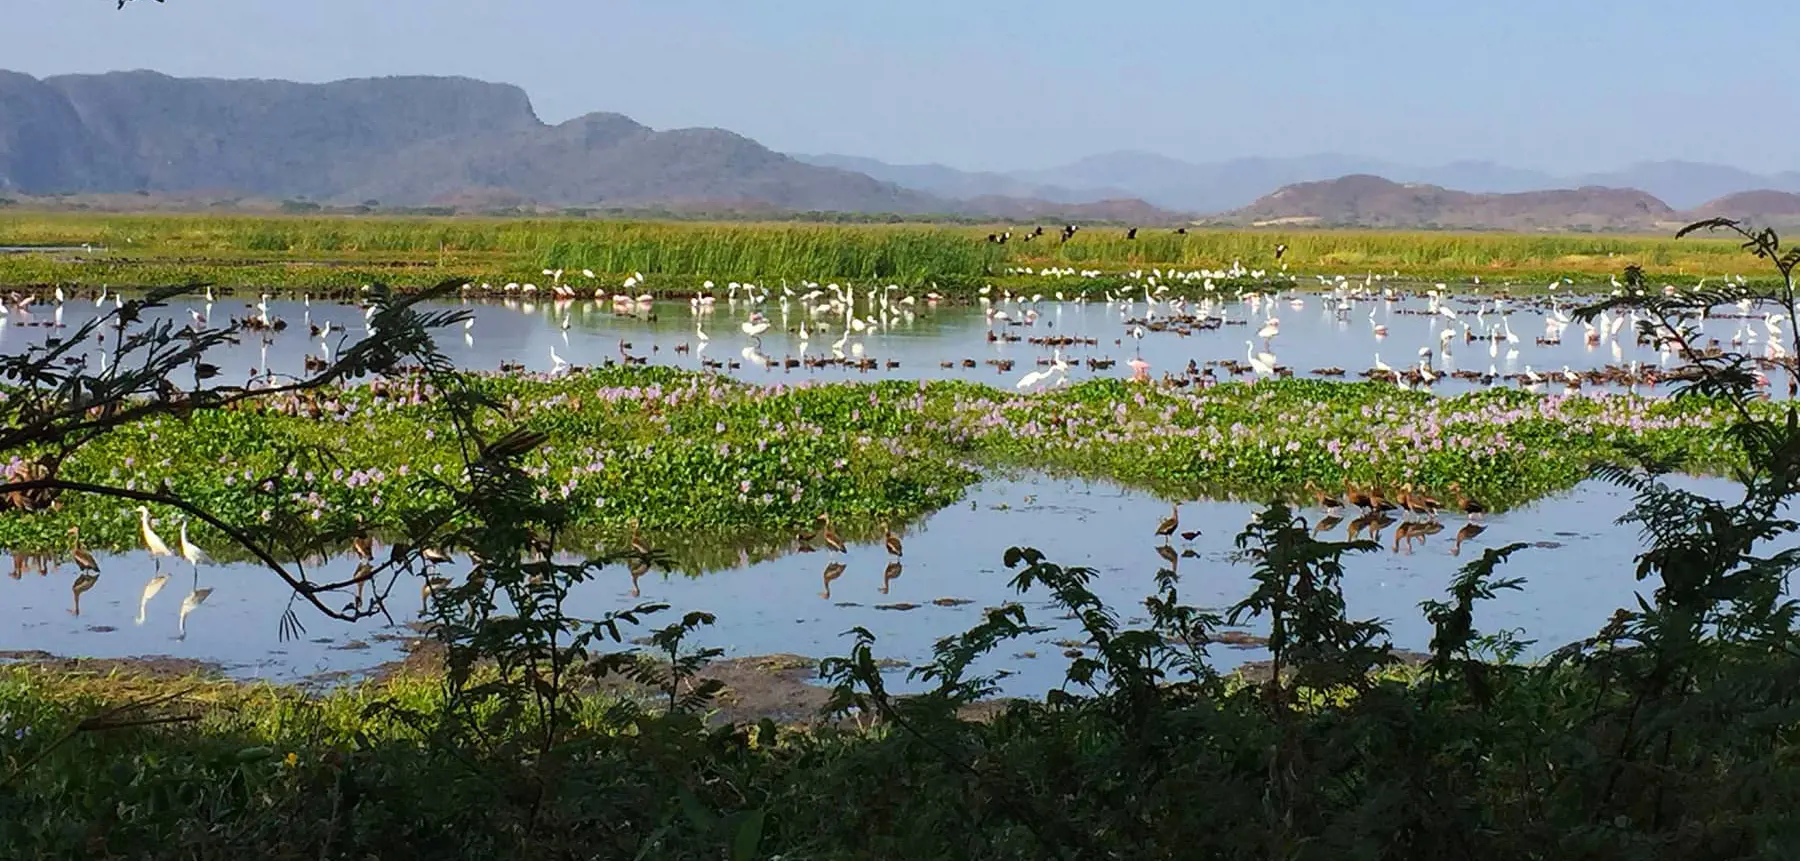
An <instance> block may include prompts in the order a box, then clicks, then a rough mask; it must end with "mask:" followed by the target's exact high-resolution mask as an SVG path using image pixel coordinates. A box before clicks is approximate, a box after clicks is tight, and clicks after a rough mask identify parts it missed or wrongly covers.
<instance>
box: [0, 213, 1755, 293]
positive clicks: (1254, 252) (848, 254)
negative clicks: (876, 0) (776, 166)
mask: <svg viewBox="0 0 1800 861" xmlns="http://www.w3.org/2000/svg"><path fill="white" fill-rule="evenodd" d="M999 229H1001V228H989V227H963V226H943V225H919V224H899V225H820V224H796V223H756V222H734V223H722V222H655V221H609V220H579V219H494V218H425V217H391V216H371V217H346V216H335V217H332V216H323V217H322V216H260V215H220V216H212V215H161V214H158V215H108V214H91V213H29V212H17V213H14V212H8V213H5V214H0V244H19V245H38V244H41V245H61V244H68V245H80V244H82V243H93V244H96V245H104V246H106V247H107V249H108V250H109V257H111V258H112V259H120V258H126V257H128V258H130V259H131V260H133V261H144V262H148V261H149V260H151V259H153V258H155V259H162V260H165V261H166V260H168V259H169V258H180V259H182V260H184V261H188V262H193V261H196V260H204V261H208V262H217V263H221V264H226V265H247V264H248V263H249V262H252V261H254V262H263V263H310V262H337V263H357V264H360V263H369V262H404V263H407V264H408V265H411V266H420V265H423V266H435V267H440V268H447V269H451V270H455V271H457V272H459V273H460V272H467V271H470V270H475V271H483V272H492V273H493V274H494V275H496V276H499V275H502V274H504V273H507V272H512V273H515V274H518V273H522V272H528V271H530V270H533V269H542V268H555V267H561V268H564V269H571V270H579V269H583V268H586V269H593V270H595V271H596V272H602V273H607V274H609V275H616V274H622V273H627V272H643V273H646V274H662V275H679V276H701V277H707V278H736V279H762V278H795V279H797V278H867V279H896V280H919V279H924V278H929V277H945V278H952V277H958V276H961V277H979V276H988V275H993V274H997V273H999V272H1000V271H1001V270H1002V269H1004V268H1006V267H1009V266H1018V267H1023V266H1032V267H1043V266H1065V265H1066V266H1074V267H1085V268H1104V269H1111V270H1117V269H1121V268H1131V267H1138V266H1145V267H1171V266H1174V267H1184V268H1197V267H1210V268H1219V267H1224V266H1229V265H1230V264H1231V262H1232V261H1234V260H1235V261H1240V262H1242V263H1243V264H1244V265H1245V266H1247V267H1251V268H1264V269H1274V268H1275V267H1276V266H1277V261H1276V259H1275V249H1276V247H1277V246H1278V245H1285V246H1287V252H1286V254H1285V255H1284V257H1283V259H1282V262H1285V263H1287V264H1288V265H1289V267H1290V269H1291V271H1293V272H1296V273H1314V272H1317V273H1325V274H1331V273H1342V274H1359V273H1391V272H1396V271H1397V272H1399V273H1400V274H1401V275H1404V276H1414V277H1431V278H1454V277H1473V276H1477V275H1479V276H1483V277H1484V280H1502V279H1505V278H1517V279H1519V280H1528V279H1533V278H1540V277H1545V278H1547V277H1556V276H1561V275H1573V276H1578V277H1579V276H1589V277H1590V280H1591V276H1596V275H1598V276H1604V275H1606V274H1610V273H1616V272H1618V271H1620V270H1622V269H1623V268H1624V267H1625V266H1626V265H1628V264H1637V265H1639V266H1641V267H1643V268H1644V269H1645V270H1646V271H1647V272H1649V273H1651V274H1654V275H1661V276H1685V277H1689V278H1696V277H1705V276H1717V275H1722V274H1729V273H1732V272H1736V271H1738V270H1739V269H1741V268H1743V259H1744V258H1743V257H1742V255H1741V254H1739V253H1738V246H1737V245H1736V244H1735V243H1732V242H1728V241H1722V240H1712V239H1683V240H1673V239H1669V238H1666V237H1639V236H1623V235H1587V234H1561V235H1535V234H1505V233H1450V232H1430V231H1412V232H1394V231H1359V230H1318V231H1307V230H1281V231H1276V230H1224V229H1218V230H1215V229H1203V230H1193V231H1190V232H1189V233H1187V234H1185V235H1182V234H1176V233H1174V232H1173V231H1170V230H1166V229H1163V228H1155V229H1147V230H1145V231H1141V232H1140V233H1139V235H1138V237H1137V238H1136V239H1126V238H1125V232H1124V231H1123V230H1120V229H1117V228H1102V227H1090V228H1087V229H1084V230H1082V231H1080V232H1078V233H1077V234H1076V235H1075V237H1074V239H1072V240H1070V241H1068V242H1066V243H1064V242H1061V241H1060V240H1059V238H1058V237H1057V236H1056V233H1055V231H1049V232H1048V233H1047V235H1045V236H1043V237H1040V238H1037V239H1036V240H1034V241H1030V242H1025V241H1021V240H1020V238H1019V237H1020V236H1021V235H1023V233H1024V231H1023V230H1019V229H1015V230H1014V231H1013V235H1014V238H1013V240H1012V241H1011V242H1008V243H1006V244H1004V245H1002V244H998V243H992V242H988V241H987V235H988V234H989V233H990V232H994V231H996V230H999ZM0 281H13V282H14V283H17V282H16V281H15V280H14V279H11V278H7V277H0Z"/></svg>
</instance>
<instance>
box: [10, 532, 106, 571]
mask: <svg viewBox="0 0 1800 861" xmlns="http://www.w3.org/2000/svg"><path fill="white" fill-rule="evenodd" d="M69 556H70V558H72V559H74V560H75V567H76V568H79V569H80V570H82V571H88V572H91V573H94V574H98V573H100V563H99V562H97V561H95V560H94V554H92V553H89V552H88V551H87V548H85V547H82V546H81V527H79V526H71V527H69ZM15 558H17V557H15Z"/></svg>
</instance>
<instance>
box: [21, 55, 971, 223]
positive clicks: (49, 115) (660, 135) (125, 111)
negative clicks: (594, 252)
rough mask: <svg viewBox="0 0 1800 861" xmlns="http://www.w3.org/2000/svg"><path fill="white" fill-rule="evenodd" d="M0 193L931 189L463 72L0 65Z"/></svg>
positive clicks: (634, 195) (916, 197) (610, 195)
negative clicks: (549, 105) (60, 71)
mask: <svg viewBox="0 0 1800 861" xmlns="http://www.w3.org/2000/svg"><path fill="white" fill-rule="evenodd" d="M0 191H5V192H16V193H19V194H27V195H29V194H40V195H41V194H54V193H90V194H91V193H102V194H104V193H130V192H149V193H151V194H177V195H180V194H192V193H196V192H203V191H211V192H215V193H218V194H221V195H223V194H241V195H248V196H265V197H277V198H285V197H306V198H311V199H314V200H319V201H351V202H360V201H362V200H364V199H374V200H379V201H381V202H382V203H384V204H403V205H405V204H424V203H431V202H433V201H443V200H451V199H456V198H467V197H469V196H471V195H474V196H475V197H478V198H480V199H489V200H500V199H520V200H530V201H535V202H539V203H550V204H570V205H595V204H604V205H607V206H613V207H618V206H642V205H650V204H657V205H664V204H679V203H681V202H683V201H689V202H692V201H727V202H745V203H753V204H755V205H758V206H763V207H775V208H780V209H787V210H802V211H804V210H815V209H816V210H839V211H862V212H897V213H924V212H942V211H946V210H948V209H951V208H953V207H952V206H951V205H950V204H949V203H947V202H946V201H944V200H941V199H939V198H936V197H934V196H932V195H928V194H924V193H922V192H917V191H912V190H909V189H903V188H900V187H899V186H896V185H893V184H891V183H885V182H880V181H878V180H875V179H873V178H871V177H868V176H864V175H862V174H858V173H854V172H851V171H844V170H836V169H831V168H823V167H816V166H813V165H807V164H802V163H800V162H798V161H795V160H793V159H790V158H788V157H786V156H783V155H780V154H778V153H775V152H772V151H770V150H769V149H767V148H765V147H763V146H761V145H760V144H758V143H756V142H755V141H752V140H749V139H748V138H744V137H741V136H739V135H735V134H732V133H730V132H726V131H722V130H719V129H678V130H673V131H655V130H653V129H649V128H646V127H644V126H642V125H639V124H637V123H635V122H632V121H631V120H630V119H628V118H626V117H622V116H619V115H616V114H594V115H590V116H586V117H581V118H579V119H575V120H571V121H569V122H566V123H561V124H559V125H555V126H550V125H546V124H544V123H542V122H540V121H539V120H538V118H537V115H536V114H535V113H534V112H533V110H532V107H531V103H530V100H529V99H528V98H527V97H526V95H525V93H524V91H522V90H520V89H519V88H517V87H513V86H508V85H503V84H490V83H485V82H482V81H475V80H470V79H466V78H429V77H405V78H379V79H360V80H347V81H338V82H334V83H329V84H297V83H290V82H285V81H260V80H259V81H226V80H211V79H182V78H172V77H169V76H167V75H162V74H158V73H155V72H117V73H111V74H105V75H71V76H64V77H53V78H46V79H44V80H41V81H40V80H37V79H34V78H32V77H30V76H27V75H21V74H16V73H10V72H0Z"/></svg>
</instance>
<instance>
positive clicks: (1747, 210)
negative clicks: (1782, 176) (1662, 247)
mask: <svg viewBox="0 0 1800 861" xmlns="http://www.w3.org/2000/svg"><path fill="white" fill-rule="evenodd" d="M1690 215H1691V217H1693V218H1694V219H1695V220H1699V219H1702V218H1737V219H1748V220H1750V221H1752V222H1759V223H1763V224H1769V223H1784V224H1794V223H1796V222H1800V194H1795V193H1793V192H1789V191H1771V190H1769V189H1761V190H1758V191H1741V192H1738V193H1736V194H1728V195H1725V196H1724V197H1721V198H1719V199H1718V200H1713V201H1709V202H1707V203H1706V204H1704V205H1702V206H1700V207H1698V208H1696V209H1695V210H1694V211H1693V212H1692V213H1690Z"/></svg>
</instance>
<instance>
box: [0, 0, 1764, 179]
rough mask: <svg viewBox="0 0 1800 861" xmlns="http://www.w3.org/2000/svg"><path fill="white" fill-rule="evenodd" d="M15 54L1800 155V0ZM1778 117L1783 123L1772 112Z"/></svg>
mask: <svg viewBox="0 0 1800 861" xmlns="http://www.w3.org/2000/svg"><path fill="white" fill-rule="evenodd" d="M6 4H7V15H6V23H5V29H6V33H5V44H6V50H5V52H4V53H3V54H0V68H7V69H11V70H14V71H20V72H25V73H27V74H31V75H35V76H38V77H44V76H48V75H54V74H64V73H76V72H104V71H112V70H120V69H154V70H156V71H160V72H164V73H167V74H171V75H177V76H206V77H228V78H239V77H242V78H282V79H287V80H296V81H328V80H336V79H340V78H351V77H368V76H378V75H400V74H407V75H464V76H469V77H474V78H480V79H483V80H489V81H499V82H505V83H511V84H516V85H518V86H520V87H522V88H524V90H525V91H526V92H527V93H528V94H529V95H530V96H531V99H532V103H533V105H534V106H535V107H536V109H537V112H538V115H539V116H540V117H541V118H542V119H544V120H545V121H546V122H553V123H554V122H560V121H563V120H566V119H569V118H571V117H575V116H578V115H581V114H584V113H588V112H591V111H614V112H618V113H623V114H627V115H629V116H631V117H632V118H634V119H636V120H638V121H639V122H642V123H645V124H647V125H650V126H652V127H655V128H659V129H664V128H679V127H686V126H716V127H720V128H727V129H730V130H732V131H735V132H739V133H741V134H744V135H747V136H749V137H752V138H755V139H756V140H758V141H760V142H762V143H764V144H766V145H768V146H770V147H772V148H774V149H777V150H780V151H784V152H801V153H842V154H848V155H861V156H869V157H872V158H879V159H882V160H884V161H889V162H897V163H924V162H938V163H943V164H949V165H953V166H956V167H960V168H965V169H981V170H1001V169H1020V168H1035V167H1048V166H1051V165H1055V164H1060V163H1064V162H1068V161H1071V160H1074V159H1077V158H1080V157H1082V156H1087V155H1093V154H1096V153H1103V152H1110V151H1116V150H1144V151H1149V152H1155V153H1160V154H1163V155H1168V156H1173V157H1176V158H1182V159H1187V160H1191V161H1211V160H1218V159H1224V158H1232V157H1239V156H1294V155H1305V154H1312V153H1324V152H1333V153H1346V154H1353V155H1362V156H1371V157H1376V158H1383V159H1390V160H1394V161H1399V162H1405V163H1410V164H1417V165H1432V164H1439V163H1443V162H1448V161H1455V160H1462V159H1478V160H1492V161H1498V162H1501V163H1504V164H1508V165H1512V166H1515V167H1524V168H1534V169H1538V170H1548V171H1552V172H1557V173H1578V172H1584V171H1594V170H1608V169H1613V168H1617V167H1621V166H1624V165H1626V164H1628V163H1632V162H1637V161H1646V160H1661V159H1684V160H1690V161H1710V162H1718V163H1723V164H1730V165H1734V166H1737V167H1742V168H1746V169H1750V170H1757V171H1773V170H1793V169H1800V152H1796V151H1795V147H1794V145H1793V143H1792V141H1794V140H1795V138H1796V137H1797V134H1796V133H1797V132H1800V111H1796V110H1795V108H1796V107H1797V105H1796V100H1800V90H1796V89H1795V88H1794V87H1793V86H1791V84H1792V82H1794V81H1796V80H1800V51H1794V50H1791V48H1790V47H1788V46H1787V45H1786V43H1785V42H1784V41H1782V40H1781V39H1774V40H1770V39H1766V38H1764V35H1763V34H1767V33H1791V32H1795V31H1796V25H1800V4H1785V3H1770V4H1752V5H1750V6H1741V7H1732V10H1731V12H1730V14H1725V13H1724V12H1722V11H1721V10H1715V9H1707V8H1704V7H1703V6H1702V5H1700V4H1685V3H1676V2H1670V0H1573V2H1571V0H1557V2H1545V0H1511V2H1480V3H1445V2H1442V0H1380V2H1368V3H1358V2H1349V0H1314V1H1313V2H1299V0H1289V2H1280V0H1259V2H1226V3H1221V2H1202V1H1201V0H1136V2H1114V3H1092V2H1090V3H1074V2H1067V0H1030V2H1006V3H1000V2H982V0H907V2H899V3H884V2H843V0H832V2H822V0H764V2H755V1H754V0H167V2H164V3H160V4H159V3H153V2H150V0H137V2H133V3H131V4H129V5H128V7H127V8H126V9H125V10H124V11H115V9H114V6H115V3H114V2H113V0H6ZM1761 116H1766V117H1767V118H1766V119H1759V117H1761Z"/></svg>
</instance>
